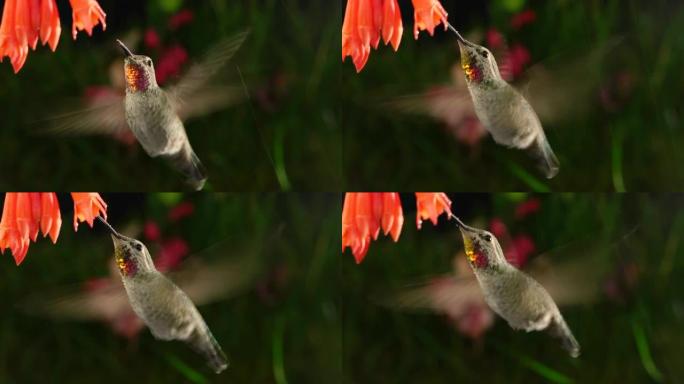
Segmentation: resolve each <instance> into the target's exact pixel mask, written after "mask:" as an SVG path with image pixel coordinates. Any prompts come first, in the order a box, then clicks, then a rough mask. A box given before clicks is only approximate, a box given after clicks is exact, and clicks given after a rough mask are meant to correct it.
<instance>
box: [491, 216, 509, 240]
mask: <svg viewBox="0 0 684 384" xmlns="http://www.w3.org/2000/svg"><path fill="white" fill-rule="evenodd" d="M489 231H490V232H492V234H493V235H494V236H496V237H497V238H499V237H503V236H508V228H507V227H506V224H504V222H503V221H502V220H501V219H500V218H498V217H495V218H493V219H492V220H491V221H490V222H489Z"/></svg>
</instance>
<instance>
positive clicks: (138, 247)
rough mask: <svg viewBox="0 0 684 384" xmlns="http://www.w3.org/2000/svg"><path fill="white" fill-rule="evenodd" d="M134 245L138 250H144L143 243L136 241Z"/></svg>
mask: <svg viewBox="0 0 684 384" xmlns="http://www.w3.org/2000/svg"><path fill="white" fill-rule="evenodd" d="M134 247H135V249H136V250H137V251H138V252H142V244H141V243H135V245H134Z"/></svg>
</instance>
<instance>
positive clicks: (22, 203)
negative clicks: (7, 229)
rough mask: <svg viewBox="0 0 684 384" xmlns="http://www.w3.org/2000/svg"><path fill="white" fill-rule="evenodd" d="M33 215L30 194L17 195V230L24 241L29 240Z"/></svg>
mask: <svg viewBox="0 0 684 384" xmlns="http://www.w3.org/2000/svg"><path fill="white" fill-rule="evenodd" d="M32 220H33V215H32V214H31V199H30V197H29V194H28V193H17V206H16V221H17V230H18V231H19V235H20V236H21V237H22V239H28V238H29V227H30V225H31V221H32Z"/></svg>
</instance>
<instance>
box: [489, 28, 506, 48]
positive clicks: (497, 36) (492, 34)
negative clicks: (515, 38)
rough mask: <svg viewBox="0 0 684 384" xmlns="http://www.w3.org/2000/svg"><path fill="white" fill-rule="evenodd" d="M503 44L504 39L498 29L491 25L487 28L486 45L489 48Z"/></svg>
mask: <svg viewBox="0 0 684 384" xmlns="http://www.w3.org/2000/svg"><path fill="white" fill-rule="evenodd" d="M505 44H506V40H505V38H504V36H503V35H502V34H501V32H499V30H498V29H496V28H494V27H492V28H489V30H487V45H488V46H489V48H490V49H498V48H503V46H504V45H505Z"/></svg>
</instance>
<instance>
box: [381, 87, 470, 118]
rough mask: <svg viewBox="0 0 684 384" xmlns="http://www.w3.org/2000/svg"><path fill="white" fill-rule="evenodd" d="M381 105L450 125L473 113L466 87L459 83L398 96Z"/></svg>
mask: <svg viewBox="0 0 684 384" xmlns="http://www.w3.org/2000/svg"><path fill="white" fill-rule="evenodd" d="M383 105H384V106H385V107H386V108H388V109H390V110H392V111H396V112H401V113H406V114H413V115H422V116H428V117H431V118H433V119H435V120H438V121H442V122H444V123H446V124H448V125H450V126H457V125H459V124H461V122H462V121H463V120H464V119H466V118H467V117H469V116H473V115H474V114H475V110H474V107H473V101H472V99H471V98H470V94H469V93H468V88H466V87H465V86H462V87H461V86H459V85H451V86H439V87H433V88H432V89H430V90H429V91H427V92H424V93H419V94H414V95H404V96H399V97H397V98H395V99H392V100H389V101H387V102H385V103H383Z"/></svg>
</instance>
